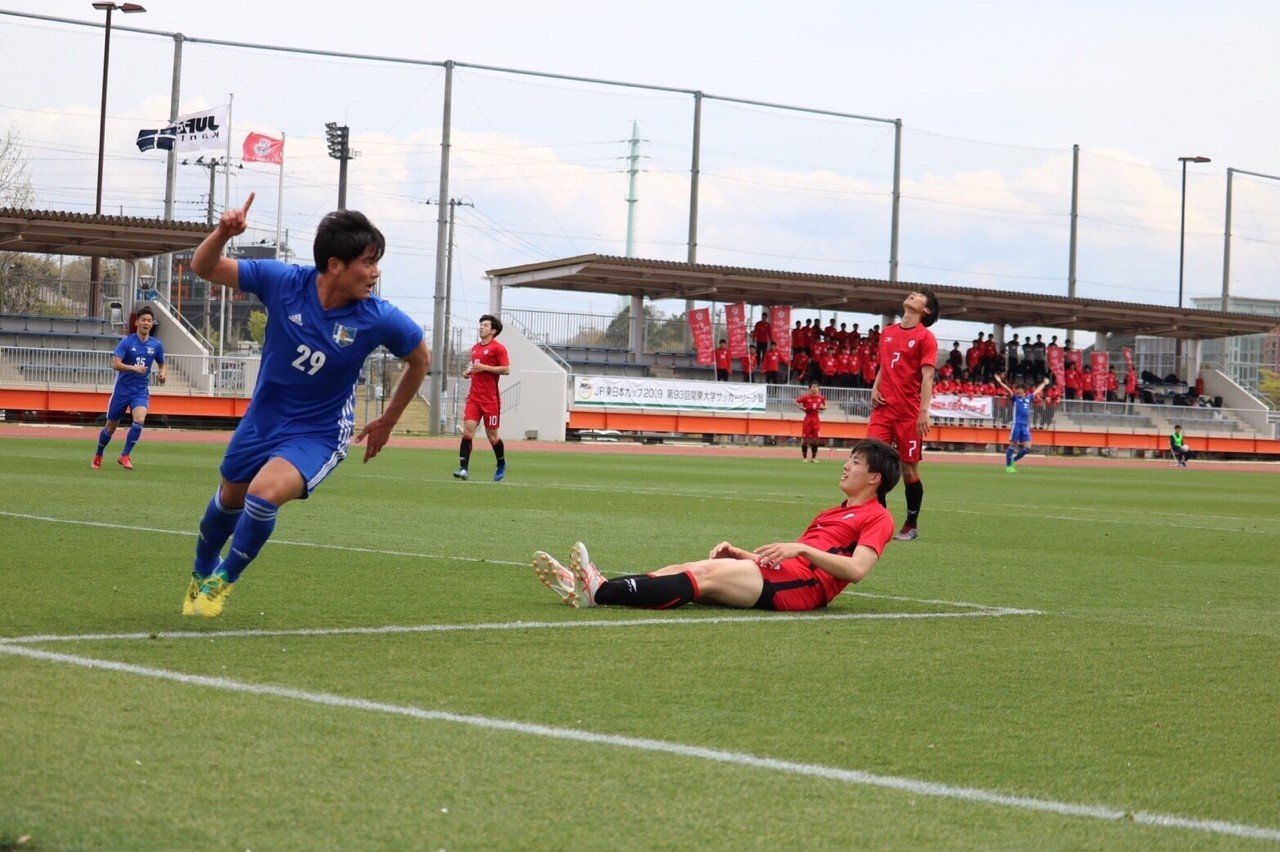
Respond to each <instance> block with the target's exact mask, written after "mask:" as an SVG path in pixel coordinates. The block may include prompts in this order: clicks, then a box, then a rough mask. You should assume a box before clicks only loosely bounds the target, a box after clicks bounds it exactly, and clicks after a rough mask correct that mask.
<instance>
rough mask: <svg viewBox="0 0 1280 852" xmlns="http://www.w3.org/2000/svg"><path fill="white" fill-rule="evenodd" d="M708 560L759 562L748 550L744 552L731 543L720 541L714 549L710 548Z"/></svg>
mask: <svg viewBox="0 0 1280 852" xmlns="http://www.w3.org/2000/svg"><path fill="white" fill-rule="evenodd" d="M707 558H708V559H750V560H751V561H752V562H759V561H760V560H759V558H758V557H757V556H756V555H755V554H754V553H752V552H751V551H749V550H744V549H742V548H741V547H738V546H737V545H736V544H732V543H731V542H727V541H722V542H720V543H719V544H717V545H716V546H715V547H713V548H711V553H710V555H709V556H708V557H707Z"/></svg>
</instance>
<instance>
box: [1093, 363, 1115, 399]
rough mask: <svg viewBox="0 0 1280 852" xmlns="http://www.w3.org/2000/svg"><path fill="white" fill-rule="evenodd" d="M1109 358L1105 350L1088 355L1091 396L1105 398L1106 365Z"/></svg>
mask: <svg viewBox="0 0 1280 852" xmlns="http://www.w3.org/2000/svg"><path fill="white" fill-rule="evenodd" d="M1110 360H1111V359H1110V358H1109V357H1108V355H1107V353H1106V352H1094V353H1091V354H1090V357H1089V367H1090V368H1091V369H1092V370H1093V376H1092V379H1093V387H1092V388H1091V390H1092V391H1093V398H1094V399H1097V400H1103V399H1106V398H1107V365H1108V363H1110Z"/></svg>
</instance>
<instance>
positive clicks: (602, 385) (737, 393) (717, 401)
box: [573, 376, 766, 411]
mask: <svg viewBox="0 0 1280 852" xmlns="http://www.w3.org/2000/svg"><path fill="white" fill-rule="evenodd" d="M765 390H766V386H765V385H763V384H760V385H749V384H742V383H739V382H707V381H680V380H679V379H627V378H620V377H614V376H574V379H573V404H574V405H580V406H584V407H587V406H590V407H594V408H605V407H608V408H665V409H685V410H688V411H764V410H765Z"/></svg>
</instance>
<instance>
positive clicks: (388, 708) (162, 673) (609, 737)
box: [0, 645, 1280, 841]
mask: <svg viewBox="0 0 1280 852" xmlns="http://www.w3.org/2000/svg"><path fill="white" fill-rule="evenodd" d="M0 653H4V654H11V655H14V656H19V657H27V658H29V659H33V660H41V661H44V662H51V663H63V664H66V665H73V666H80V667H82V668H86V669H99V670H105V671H113V672H120V673H123V674H131V675H138V676H141V677H148V678H154V679H157V680H167V681H172V682H175V683H181V684H186V685H189V686H202V687H207V688H211V689H221V690H224V691H228V692H236V693H241V694H249V695H264V696H270V697H273V698H283V699H286V700H290V701H302V702H307V703H310V704H319V705H322V706H325V707H337V708H343V709H350V710H363V711H367V712H372V713H384V714H388V715H393V716H406V717H409V718H412V719H419V720H423V721H429V722H446V723H449V724H454V725H466V726H469V727H473V728H482V729H485V730H491V731H506V732H510V733H516V734H525V735H528V736H535V737H544V738H547V739H555V740H568V741H572V742H580V743H590V744H593V745H605V746H613V747H615V748H625V749H632V750H635V751H643V752H650V753H658V754H669V755H673V756H676V757H687V758H694V759H697V760H706V761H711V762H714V763H720V764H728V765H733V766H745V767H749V768H752V769H764V770H767V771H770V772H781V773H785V774H788V775H799V776H806V777H810V778H822V779H826V780H829V781H839V782H841V783H845V784H856V785H861V786H870V787H881V788H886V789H890V790H899V791H902V792H905V793H910V794H912V795H918V796H932V797H936V798H944V799H958V800H962V801H968V802H976V803H980V804H986V805H995V806H997V807H1004V808H1017V809H1020V810H1028V811H1039V812H1042V813H1051V814H1057V815H1060V816H1069V817H1083V818H1087V819H1096V820H1106V821H1110V822H1123V821H1131V822H1133V823H1136V824H1139V825H1150V826H1156V827H1159V828H1182V829H1188V830H1191V831H1202V832H1209V833H1213V834H1226V835H1231V836H1234V837H1247V838H1250V839H1254V840H1269V841H1280V828H1267V827H1261V826H1253V825H1244V824H1241V823H1232V822H1225V821H1222V820H1203V819H1192V818H1190V817H1182V816H1175V815H1170V814H1156V813H1148V812H1145V811H1125V810H1120V809H1118V808H1113V807H1107V806H1103V805H1078V804H1072V803H1070V802H1055V801H1052V800H1048V799H1036V798H1031V797H1029V796H1011V795H1007V794H1004V793H994V792H991V791H988V790H980V789H977V788H973V787H958V786H954V785H951V784H940V783H936V782H932V781H920V780H916V779H913V778H901V777H897V776H893V775H876V774H874V773H870V772H863V771H861V770H857V769H841V768H839V767H834V766H823V765H821V764H813V763H797V762H794V761H789V760H777V759H774V758H768V757H759V756H757V755H753V754H747V753H745V752H736V751H725V750H721V749H713V748H704V747H701V746H690V745H683V744H681V743H672V742H664V741H662V740H651V739H644V738H640V737H625V736H619V735H616V734H600V733H595V732H592V731H583V730H578V729H576V728H557V727H552V726H549V725H535V724H531V723H529V722H517V721H512V720H508V719H494V718H490V717H488V716H471V715H464V714H459V713H449V712H445V711H441V710H423V709H422V708H419V707H412V706H407V705H400V704H387V703H384V702H380V701H369V700H366V699H362V698H348V697H346V696H342V695H333V694H331V693H325V692H306V691H303V690H300V689H291V688H288V687H283V686H272V685H269V684H254V683H246V682H244V681H237V680H231V679H229V678H222V677H207V676H204V675H192V674H184V673H182V672H175V671H169V670H166V669H155V668H149V667H146V666H138V665H133V664H131V663H119V662H115V661H113V660H97V659H93V658H90V657H80V656H75V655H72V654H59V653H55V652H52V651H42V650H38V649H35V648H26V647H21V646H18V645H0Z"/></svg>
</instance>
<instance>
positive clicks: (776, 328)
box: [769, 305, 791, 364]
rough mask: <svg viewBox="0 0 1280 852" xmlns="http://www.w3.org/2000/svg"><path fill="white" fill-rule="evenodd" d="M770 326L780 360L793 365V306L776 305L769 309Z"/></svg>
mask: <svg viewBox="0 0 1280 852" xmlns="http://www.w3.org/2000/svg"><path fill="white" fill-rule="evenodd" d="M769 326H770V330H771V331H772V332H773V342H774V344H775V345H776V346H777V347H778V360H779V361H781V362H782V363H784V364H790V363H791V306H790V305H774V306H773V307H772V308H770V309H769Z"/></svg>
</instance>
